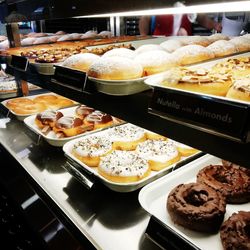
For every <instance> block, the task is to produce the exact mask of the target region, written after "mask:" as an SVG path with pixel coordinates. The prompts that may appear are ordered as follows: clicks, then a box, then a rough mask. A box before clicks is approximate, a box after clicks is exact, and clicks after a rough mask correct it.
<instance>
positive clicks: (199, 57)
mask: <svg viewBox="0 0 250 250" xmlns="http://www.w3.org/2000/svg"><path fill="white" fill-rule="evenodd" d="M172 55H173V56H174V58H176V60H177V61H178V63H179V64H180V65H187V64H192V63H197V62H201V61H206V60H209V59H212V58H214V53H213V52H212V51H211V50H209V49H208V48H206V47H203V46H201V45H186V46H183V47H181V48H179V49H177V50H176V51H174V52H173V53H172Z"/></svg>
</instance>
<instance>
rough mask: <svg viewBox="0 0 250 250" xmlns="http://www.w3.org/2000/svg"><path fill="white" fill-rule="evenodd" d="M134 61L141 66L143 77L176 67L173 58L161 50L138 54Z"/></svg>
mask: <svg viewBox="0 0 250 250" xmlns="http://www.w3.org/2000/svg"><path fill="white" fill-rule="evenodd" d="M135 61H136V62H138V63H140V64H141V65H142V67H143V71H144V72H143V74H144V75H145V76H148V75H152V74H156V73H159V72H163V71H165V70H167V69H170V68H172V67H174V66H176V65H177V61H176V60H175V58H174V57H173V56H172V55H171V54H169V53H167V52H165V51H163V50H155V51H148V52H145V53H142V54H139V55H138V56H136V57H135Z"/></svg>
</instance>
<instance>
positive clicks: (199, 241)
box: [139, 155, 250, 250]
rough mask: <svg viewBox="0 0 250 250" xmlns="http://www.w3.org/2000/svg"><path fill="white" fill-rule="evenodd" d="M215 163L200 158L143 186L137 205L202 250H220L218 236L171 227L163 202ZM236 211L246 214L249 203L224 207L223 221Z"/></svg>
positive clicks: (219, 161)
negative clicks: (203, 169)
mask: <svg viewBox="0 0 250 250" xmlns="http://www.w3.org/2000/svg"><path fill="white" fill-rule="evenodd" d="M218 163H219V164H220V163H221V159H219V158H216V157H214V156H211V155H205V156H202V157H200V158H199V159H196V160H194V161H193V162H191V163H189V164H187V165H185V166H183V167H181V168H179V169H177V170H176V171H174V172H172V173H170V174H169V175H167V176H164V177H162V178H160V179H158V180H157V181H155V182H153V183H151V184H149V185H147V186H145V187H144V188H142V190H141V191H140V193H139V202H140V204H141V206H142V207H143V208H144V209H145V210H146V211H147V212H148V213H149V214H152V215H154V216H155V217H156V218H157V219H159V220H160V221H161V222H162V223H163V224H165V225H167V226H169V227H171V228H172V229H173V230H174V231H176V232H177V233H178V234H180V235H181V236H183V237H184V238H185V239H187V240H189V241H190V242H192V243H193V244H194V245H196V246H197V247H199V248H200V249H203V250H210V249H216V250H223V247H222V244H221V241H220V235H219V233H217V234H211V235H210V234H203V233H199V232H195V231H192V230H189V229H186V228H184V227H181V226H178V225H176V224H174V223H173V222H172V220H171V218H170V216H169V215H168V213H167V210H166V201H167V196H168V194H169V192H170V191H171V190H172V189H173V188H174V187H176V186H177V185H178V184H181V183H190V182H195V181H196V174H197V173H198V171H199V170H200V169H202V168H203V167H205V166H207V165H210V164H218ZM239 210H244V211H249V210H250V203H246V204H240V205H238V204H237V205H230V204H227V206H226V214H225V218H224V219H225V220H226V219H227V218H228V217H229V216H230V215H232V213H233V212H237V211H239Z"/></svg>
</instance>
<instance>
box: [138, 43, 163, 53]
mask: <svg viewBox="0 0 250 250" xmlns="http://www.w3.org/2000/svg"><path fill="white" fill-rule="evenodd" d="M151 50H164V49H163V48H162V47H161V46H160V45H158V44H144V45H142V46H140V47H139V48H137V49H136V50H135V53H136V54H137V55H139V54H141V53H144V52H148V51H151Z"/></svg>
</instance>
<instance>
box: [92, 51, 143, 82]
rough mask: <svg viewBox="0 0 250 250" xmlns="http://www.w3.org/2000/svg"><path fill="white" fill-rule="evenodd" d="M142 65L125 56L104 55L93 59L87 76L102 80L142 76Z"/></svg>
mask: <svg viewBox="0 0 250 250" xmlns="http://www.w3.org/2000/svg"><path fill="white" fill-rule="evenodd" d="M142 73H143V68H142V66H141V65H140V64H139V63H137V62H135V61H133V60H132V59H129V58H125V57H118V56H112V57H104V58H101V59H99V60H97V61H95V62H94V63H93V64H92V65H91V66H90V68H89V70H88V76H91V77H95V78H99V79H104V80H129V79H136V78H140V77H142Z"/></svg>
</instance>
